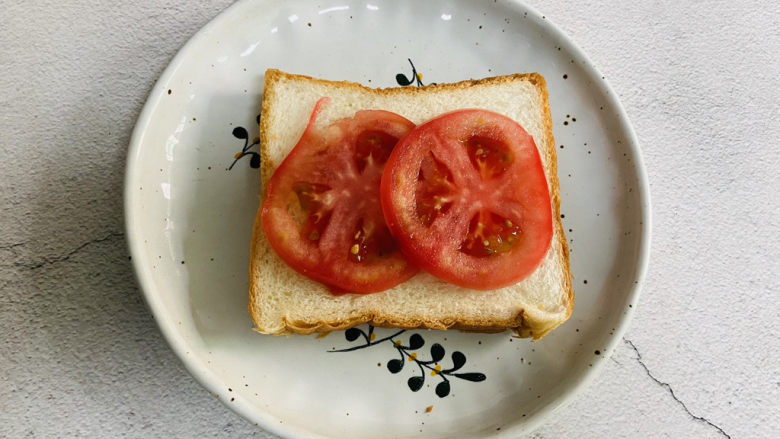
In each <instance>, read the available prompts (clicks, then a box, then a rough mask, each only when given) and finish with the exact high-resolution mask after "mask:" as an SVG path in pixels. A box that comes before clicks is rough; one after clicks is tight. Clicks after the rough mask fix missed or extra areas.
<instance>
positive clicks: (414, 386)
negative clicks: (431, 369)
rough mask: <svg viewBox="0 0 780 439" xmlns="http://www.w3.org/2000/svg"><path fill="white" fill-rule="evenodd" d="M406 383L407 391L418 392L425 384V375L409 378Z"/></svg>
mask: <svg viewBox="0 0 780 439" xmlns="http://www.w3.org/2000/svg"><path fill="white" fill-rule="evenodd" d="M406 383H407V384H408V385H409V389H411V390H412V392H416V391H418V390H420V389H421V388H422V386H423V383H425V375H423V376H418V377H417V376H415V377H411V378H409V381H407V382H406Z"/></svg>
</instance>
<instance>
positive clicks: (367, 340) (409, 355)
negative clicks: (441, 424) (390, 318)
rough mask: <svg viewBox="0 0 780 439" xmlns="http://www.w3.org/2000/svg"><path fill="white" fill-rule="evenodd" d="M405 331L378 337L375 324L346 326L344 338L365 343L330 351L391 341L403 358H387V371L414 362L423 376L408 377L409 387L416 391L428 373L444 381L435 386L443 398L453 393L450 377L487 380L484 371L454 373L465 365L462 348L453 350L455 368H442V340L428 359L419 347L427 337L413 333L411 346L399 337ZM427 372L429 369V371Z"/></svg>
mask: <svg viewBox="0 0 780 439" xmlns="http://www.w3.org/2000/svg"><path fill="white" fill-rule="evenodd" d="M404 332H406V330H403V329H402V330H400V331H397V332H395V333H393V334H391V335H389V336H386V337H382V338H377V337H376V334H375V333H374V327H373V326H371V325H368V331H363V330H362V329H358V328H351V329H347V330H346V331H345V332H344V337H345V338H346V339H347V341H349V342H354V341H356V340H358V339H359V338H361V337H362V338H363V340H364V342H363V343H361V344H358V345H356V346H352V347H348V348H344V349H338V350H337V349H334V350H332V351H328V352H351V351H356V350H359V349H365V348H368V347H371V346H374V345H377V344H381V343H386V342H387V343H391V344H392V346H393V348H395V350H396V352H397V353H398V355H399V356H400V358H394V359H392V360H388V361H387V370H388V371H390V373H392V374H397V373H399V372H401V370H403V368H404V365H405V364H406V362H407V361H408V362H410V363H411V362H414V363H415V364H416V365H417V367H419V369H420V373H421V375H418V376H413V377H411V378H409V379H408V380H407V384H408V385H409V389H411V390H412V391H413V392H416V391H418V390H420V389H421V388H422V386H423V384H425V379H426V376H427V375H430V376H432V377H438V378H439V379H440V380H441V382H439V383H438V384H437V385H436V395H438V396H439V397H440V398H444V397H445V396H447V395H449V394H450V389H451V386H452V384H451V381H450V380H449V379H448V378H447V377H455V378H461V379H464V380H466V381H472V382H479V381H485V379H486V377H485V374H483V373H478V372H473V373H452V372H453V371H456V370H458V369H460V368H461V367H463V365H465V364H466V355H464V354H463V352H460V351H454V352H453V353H452V367H451V368H449V369H445V368H443V367H442V365H440V364H439V362H441V360H442V359H444V355H445V349H444V346H442V345H440V344H439V343H434V344H433V345H431V356H430V358H429V359H426V358H419V355H420V352H419V349H420V348H422V347H423V346H425V339H424V338H423V336H422V335H420V334H417V333H414V334H412V335H411V336H409V345H408V346H404V344H403V342H402V341H401V339H400V338H399V337H400V336H401V334H403V333H404ZM423 356H424V354H423ZM428 371H430V374H429V373H428Z"/></svg>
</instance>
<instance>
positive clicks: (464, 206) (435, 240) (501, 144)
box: [381, 110, 552, 290]
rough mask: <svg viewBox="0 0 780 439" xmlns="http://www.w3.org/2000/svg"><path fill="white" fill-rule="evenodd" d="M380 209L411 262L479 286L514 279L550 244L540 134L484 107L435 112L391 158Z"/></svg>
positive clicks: (498, 284) (528, 269)
mask: <svg viewBox="0 0 780 439" xmlns="http://www.w3.org/2000/svg"><path fill="white" fill-rule="evenodd" d="M381 194H382V209H383V212H384V215H385V220H386V221H387V224H388V227H389V228H390V231H391V233H392V234H393V236H395V237H396V239H397V240H398V242H399V245H400V246H401V250H402V251H403V252H404V254H406V256H407V257H408V258H409V260H410V261H411V262H412V263H413V264H415V265H417V266H419V267H420V268H423V269H424V270H426V271H428V272H430V273H431V274H433V275H435V276H437V277H439V278H441V279H442V280H445V281H447V282H450V283H452V284H455V285H459V286H462V287H466V288H472V289H481V290H488V289H496V288H501V287H505V286H509V285H512V284H515V283H517V282H519V281H521V280H522V279H524V278H525V277H527V276H528V275H529V274H530V273H532V272H533V271H534V270H535V269H536V267H538V266H539V264H540V263H541V261H542V259H543V258H544V256H545V255H546V253H547V250H548V249H549V246H550V243H551V240H552V209H551V204H550V194H549V190H548V186H547V180H546V178H545V174H544V168H543V166H542V162H541V158H540V156H539V152H538V150H537V148H536V145H535V143H534V140H533V138H532V137H531V136H530V135H529V134H528V133H527V132H526V131H525V130H524V129H523V128H522V127H521V126H520V125H519V124H517V123H516V122H514V121H512V120H511V119H509V118H506V117H504V116H501V115H499V114H496V113H492V112H488V111H485V110H461V111H456V112H453V113H448V114H445V115H443V116H440V117H437V118H435V119H433V120H431V121H429V122H427V123H425V124H423V125H420V126H418V127H416V128H415V129H413V130H412V131H411V132H410V133H409V134H407V135H406V136H405V137H404V138H402V139H401V140H400V141H399V142H398V144H397V145H396V147H395V149H394V150H393V152H392V153H391V154H390V157H389V158H388V161H387V165H386V168H385V172H384V175H383V177H382V183H381Z"/></svg>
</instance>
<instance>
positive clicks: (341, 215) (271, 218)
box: [262, 99, 418, 294]
mask: <svg viewBox="0 0 780 439" xmlns="http://www.w3.org/2000/svg"><path fill="white" fill-rule="evenodd" d="M326 102H327V99H321V100H320V101H319V102H317V105H316V106H315V108H314V112H313V113H312V115H311V118H310V119H309V124H308V126H307V127H306V130H305V132H304V133H303V136H302V137H301V139H300V140H299V141H298V144H296V145H295V147H294V148H293V150H292V151H291V152H290V154H288V155H287V157H286V158H285V160H284V161H283V162H282V164H281V165H279V167H278V168H277V169H276V171H275V172H274V175H273V176H272V177H271V178H270V180H269V181H268V186H267V190H266V199H265V202H264V203H263V208H262V220H263V229H264V230H265V234H266V236H267V237H268V241H269V243H270V244H271V247H272V248H273V249H274V250H275V251H276V253H277V254H278V255H279V257H281V258H282V260H284V261H285V262H286V263H287V265H289V266H290V267H292V268H293V269H294V270H296V271H298V272H299V273H301V274H303V275H305V276H307V277H309V278H310V279H313V280H316V281H318V282H321V283H324V284H326V285H328V286H329V287H330V288H331V291H333V292H334V293H335V294H340V293H345V292H349V293H372V292H378V291H382V290H386V289H388V288H392V287H393V286H395V285H398V284H400V283H401V282H403V281H405V280H407V279H409V278H410V277H412V276H413V275H414V274H415V273H416V272H417V271H418V269H417V268H416V267H414V266H413V265H411V264H410V263H409V262H408V261H407V260H406V258H405V257H404V255H403V254H402V253H401V251H400V249H399V247H398V243H397V242H396V241H395V239H393V237H392V236H391V235H390V231H389V230H388V229H387V225H386V224H385V220H384V217H383V215H382V209H381V205H380V201H379V182H380V179H381V177H382V171H383V170H384V167H385V162H386V161H387V158H388V157H389V156H390V152H391V151H392V149H393V147H394V146H395V144H396V142H398V139H400V138H401V137H403V136H404V135H405V134H406V133H407V132H409V130H411V129H412V128H413V127H414V124H413V123H411V122H409V121H408V120H406V119H405V118H403V117H401V116H399V115H397V114H395V113H390V112H387V111H359V112H357V113H356V114H355V116H354V117H352V118H351V119H342V120H339V121H337V122H335V123H334V124H332V125H330V126H329V127H327V128H324V129H318V128H317V127H315V119H316V117H317V113H318V112H319V111H320V109H321V107H322V105H324V104H325V103H326Z"/></svg>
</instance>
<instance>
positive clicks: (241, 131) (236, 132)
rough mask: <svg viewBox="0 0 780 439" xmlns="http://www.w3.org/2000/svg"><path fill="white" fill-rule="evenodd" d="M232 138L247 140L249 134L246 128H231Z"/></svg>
mask: <svg viewBox="0 0 780 439" xmlns="http://www.w3.org/2000/svg"><path fill="white" fill-rule="evenodd" d="M233 137H235V138H237V139H248V138H249V133H247V132H246V128H244V127H235V128H233Z"/></svg>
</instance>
